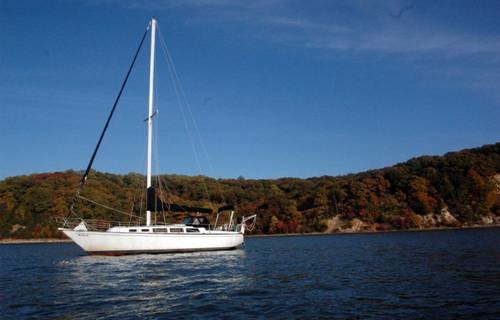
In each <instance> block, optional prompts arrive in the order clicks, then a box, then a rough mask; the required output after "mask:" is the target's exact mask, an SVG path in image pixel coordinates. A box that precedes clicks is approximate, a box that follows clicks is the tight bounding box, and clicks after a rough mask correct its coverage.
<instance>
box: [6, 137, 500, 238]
mask: <svg viewBox="0 0 500 320" xmlns="http://www.w3.org/2000/svg"><path fill="white" fill-rule="evenodd" d="M499 173H500V143H496V144H494V145H485V146H483V147H480V148H476V149H468V150H462V151H459V152H451V153H448V154H446V155H444V156H423V157H418V158H414V159H411V160H409V161H407V162H405V163H400V164H396V165H394V166H391V167H387V168H383V169H377V170H370V171H367V172H363V173H357V174H349V175H344V176H336V177H331V176H322V177H314V178H308V179H298V178H280V179H259V180H255V179H245V178H243V177H240V178H238V179H213V178H209V177H204V176H194V177H191V176H180V175H163V176H161V177H155V178H156V181H158V180H159V181H161V184H157V186H158V192H159V193H160V194H161V198H162V199H163V200H165V201H168V202H172V203H179V204H183V205H191V206H207V207H211V208H213V209H214V210H216V209H217V207H219V206H222V205H223V204H234V205H235V206H236V208H237V214H238V215H250V214H254V213H257V214H258V219H257V224H256V227H255V229H254V231H253V232H252V233H254V234H275V233H310V232H349V231H364V230H366V231H377V230H401V229H426V228H436V227H460V226H471V225H485V224H498V223H500V174H499ZM80 179H81V173H80V172H76V171H72V170H69V171H66V172H54V173H43V174H32V175H26V176H16V177H8V178H6V179H4V180H2V181H0V237H1V238H60V237H63V235H62V234H61V233H60V232H59V231H57V226H58V225H57V223H56V217H64V216H67V215H68V212H69V209H68V208H69V205H70V203H71V201H72V199H73V198H74V195H75V191H76V189H77V187H78V184H79V181H80ZM159 186H161V188H160V187H159ZM144 189H145V179H144V176H143V175H141V174H137V173H129V174H126V175H118V174H110V173H102V172H92V173H91V175H90V177H89V180H88V183H87V184H86V185H85V188H84V189H83V190H82V195H83V196H85V197H87V198H90V199H92V200H94V201H97V202H99V203H103V204H106V205H107V206H110V207H113V208H117V209H120V210H122V211H125V212H132V213H134V214H137V215H138V214H141V213H144V202H145V199H144V198H145V195H144V193H145V192H144V191H145V190H144ZM160 189H161V190H160ZM75 211H76V212H77V213H78V215H80V216H82V217H85V218H95V219H106V220H118V221H120V220H121V221H127V220H128V219H129V218H128V217H127V216H124V215H122V214H119V213H116V212H113V211H110V210H108V209H105V208H103V207H100V206H96V205H94V204H92V203H88V202H85V201H82V200H81V199H79V200H77V201H76V202H75ZM181 218H182V214H173V213H168V212H167V213H165V215H164V214H162V213H160V214H158V215H157V219H159V220H161V221H164V219H166V220H167V222H178V221H179V220H180V219H181ZM212 218H213V217H212Z"/></svg>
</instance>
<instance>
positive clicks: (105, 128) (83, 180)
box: [77, 24, 150, 194]
mask: <svg viewBox="0 0 500 320" xmlns="http://www.w3.org/2000/svg"><path fill="white" fill-rule="evenodd" d="M149 27H150V24H149V25H148V27H147V28H146V31H144V35H143V36H142V39H141V42H140V43H139V46H138V47H137V50H136V52H135V55H134V58H133V59H132V62H131V64H130V67H129V69H128V71H127V74H126V76H125V79H124V80H123V83H122V85H121V87H120V91H119V92H118V96H117V97H116V99H115V102H114V103H113V107H112V108H111V112H110V113H109V116H108V119H107V120H106V124H105V125H104V128H103V129H102V132H101V135H100V137H99V140H98V141H97V145H96V147H95V149H94V152H93V153H92V157H91V158H90V161H89V164H88V166H87V170H85V174H84V175H83V177H82V180H81V181H80V186H79V188H78V190H77V194H78V193H79V192H80V190H81V189H82V187H83V185H84V184H85V181H86V180H87V176H88V174H89V172H90V169H91V168H92V164H93V162H94V159H95V156H96V154H97V151H98V150H99V147H100V146H101V142H102V139H103V138H104V134H105V133H106V130H107V129H108V126H109V123H110V122H111V118H112V117H113V114H114V112H115V109H116V106H117V105H118V101H120V97H121V95H122V93H123V90H124V89H125V85H126V84H127V81H128V78H129V76H130V73H131V72H132V69H133V67H134V64H135V61H136V60H137V56H138V55H139V52H140V51H141V47H142V44H143V43H144V39H146V35H147V34H148V31H149Z"/></svg>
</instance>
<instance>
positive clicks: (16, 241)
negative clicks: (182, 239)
mask: <svg viewBox="0 0 500 320" xmlns="http://www.w3.org/2000/svg"><path fill="white" fill-rule="evenodd" d="M494 228H500V224H491V225H474V226H464V227H442V228H428V229H407V230H380V231H371V230H367V231H341V232H332V233H324V232H310V233H278V234H249V235H246V236H245V237H246V238H267V237H307V236H343V235H369V234H384V233H404V232H439V231H450V230H468V229H494ZM72 242H73V241H72V240H71V239H57V238H48V239H12V238H5V239H0V245H6V244H46V243H72Z"/></svg>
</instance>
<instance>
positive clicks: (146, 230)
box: [141, 229, 149, 232]
mask: <svg viewBox="0 0 500 320" xmlns="http://www.w3.org/2000/svg"><path fill="white" fill-rule="evenodd" d="M141 232H149V229H141Z"/></svg>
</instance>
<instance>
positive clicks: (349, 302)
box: [0, 229, 500, 319]
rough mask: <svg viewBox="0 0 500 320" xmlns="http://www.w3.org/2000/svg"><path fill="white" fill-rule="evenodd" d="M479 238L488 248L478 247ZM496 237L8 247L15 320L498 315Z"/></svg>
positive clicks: (3, 269)
mask: <svg viewBox="0 0 500 320" xmlns="http://www.w3.org/2000/svg"><path fill="white" fill-rule="evenodd" d="M478 239H480V241H478ZM498 243H500V234H499V232H498V229H488V230H465V231H446V232H436V233H397V234H384V235H381V234H374V235H349V236H324V237H296V238H252V239H248V240H247V244H246V248H245V249H244V250H234V251H221V252H201V253H185V254H166V255H136V256H123V257H99V256H87V255H85V254H84V253H83V252H82V251H80V249H78V248H77V247H76V246H75V245H73V244H47V245H5V246H0V261H1V264H0V312H1V313H0V314H2V317H4V318H6V319H10V318H58V319H74V318H79V319H102V318H111V319H115V318H116V319H142V318H146V319H148V318H149V319H156V318H174V317H179V318H195V319H196V318H200V319H206V318H222V319H225V318H231V319H234V318H277V319H289V318H306V317H307V318H371V319H393V318H403V317H404V318H408V319H423V318H445V319H469V318H491V319H494V318H499V317H500V258H499V257H500V248H499V246H498Z"/></svg>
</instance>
